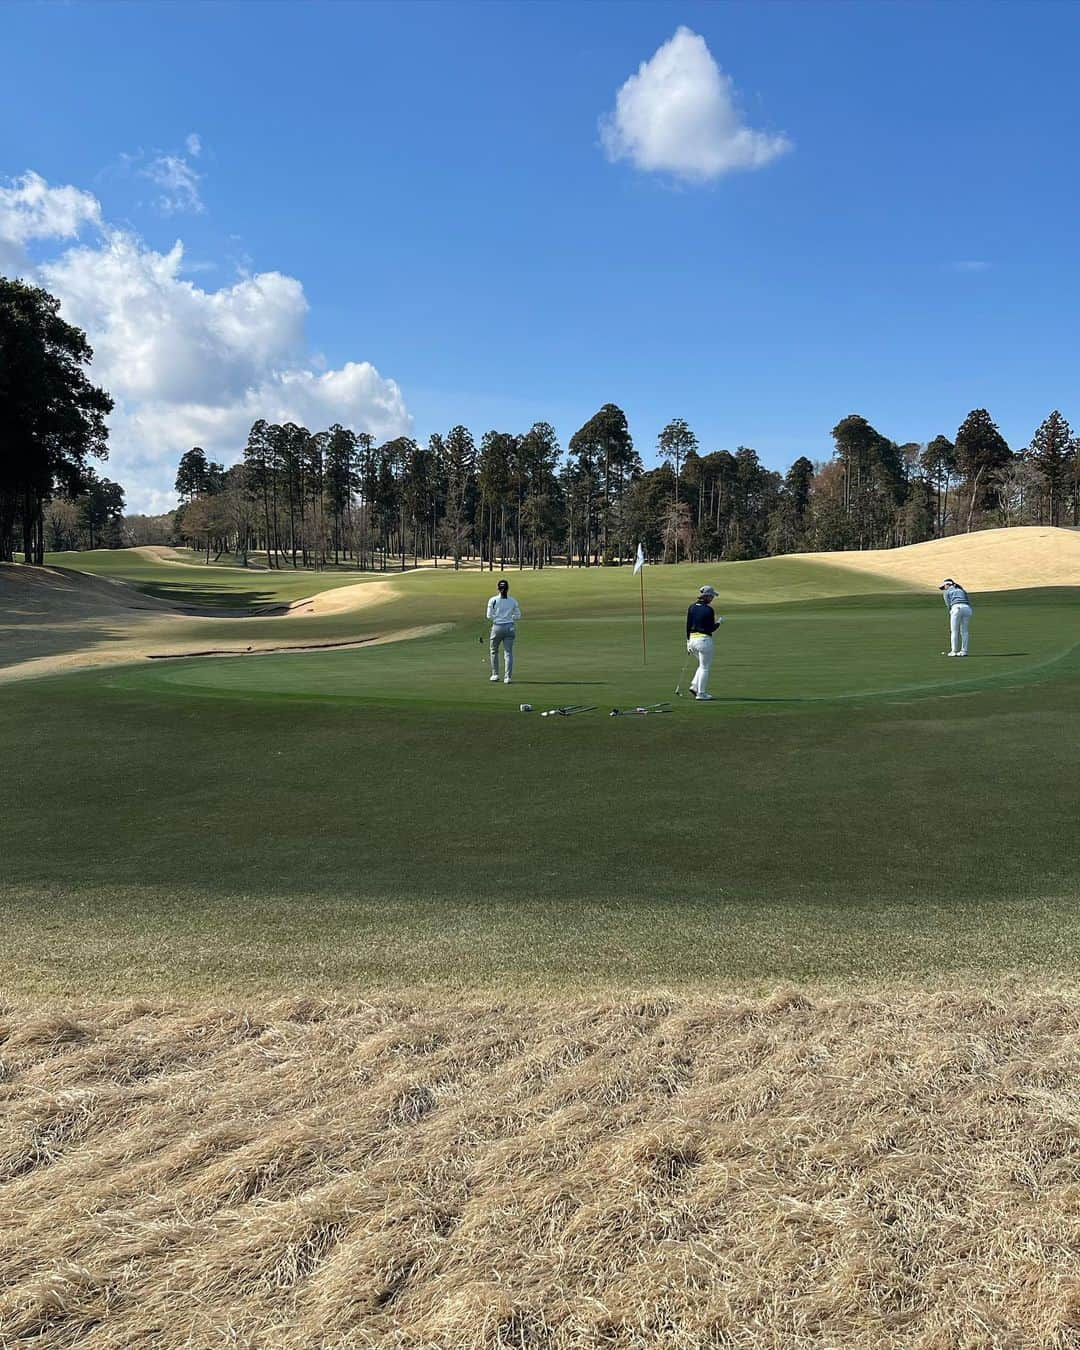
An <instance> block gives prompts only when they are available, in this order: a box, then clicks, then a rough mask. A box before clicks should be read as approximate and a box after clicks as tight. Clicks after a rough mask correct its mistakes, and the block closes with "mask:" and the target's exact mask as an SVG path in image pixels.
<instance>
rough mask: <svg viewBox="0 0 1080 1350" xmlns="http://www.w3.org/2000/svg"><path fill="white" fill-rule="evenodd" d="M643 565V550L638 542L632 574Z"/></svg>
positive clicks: (635, 574) (638, 570)
mask: <svg viewBox="0 0 1080 1350" xmlns="http://www.w3.org/2000/svg"><path fill="white" fill-rule="evenodd" d="M644 566H645V550H644V549H643V548H642V547H641V545H640V544H638V546H637V557H636V558H635V559H634V576H637V574H638V573H639V572H640V571H641V569H642V568H643V567H644Z"/></svg>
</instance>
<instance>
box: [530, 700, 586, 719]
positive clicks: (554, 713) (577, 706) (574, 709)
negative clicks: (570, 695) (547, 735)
mask: <svg viewBox="0 0 1080 1350" xmlns="http://www.w3.org/2000/svg"><path fill="white" fill-rule="evenodd" d="M595 711H596V704H595V703H567V704H565V705H564V706H563V707H561V708H548V710H547V712H542V713H541V714H540V716H541V717H573V716H574V714H575V713H583V712H595Z"/></svg>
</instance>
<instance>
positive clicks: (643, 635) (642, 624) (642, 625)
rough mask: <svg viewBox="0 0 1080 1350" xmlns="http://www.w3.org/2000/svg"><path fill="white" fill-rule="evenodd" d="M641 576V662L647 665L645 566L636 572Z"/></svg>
mask: <svg viewBox="0 0 1080 1350" xmlns="http://www.w3.org/2000/svg"><path fill="white" fill-rule="evenodd" d="M638 576H639V577H640V578H641V664H642V665H643V666H645V665H648V658H647V657H646V655H645V568H644V567H642V569H641V571H640V572H639V573H638Z"/></svg>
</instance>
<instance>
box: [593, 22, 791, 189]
mask: <svg viewBox="0 0 1080 1350" xmlns="http://www.w3.org/2000/svg"><path fill="white" fill-rule="evenodd" d="M600 139H601V142H602V144H603V146H604V149H605V150H606V152H607V155H608V158H609V159H611V160H613V161H615V160H622V159H625V160H629V161H630V163H632V164H633V165H634V166H635V167H636V168H638V169H643V170H646V171H653V172H664V173H670V174H673V175H674V176H675V177H677V178H681V179H684V180H687V181H690V182H695V181H696V182H707V181H708V180H710V179H714V178H719V177H720V176H721V175H722V174H726V173H732V172H734V171H735V170H737V169H759V168H761V167H762V166H763V165H765V164H768V163H769V162H770V161H772V160H774V159H776V158H777V156H778V155H782V154H784V153H785V152H786V151H788V150H790V149H791V142H790V141H789V140H788V138H787V137H786V136H783V135H770V134H768V133H766V132H763V131H754V130H753V129H752V128H751V127H748V126H745V125H744V124H743V121H742V118H741V116H740V112H739V109H738V106H737V104H736V99H735V89H734V86H733V84H732V82H731V80H730V78H729V77H728V76H727V75H725V74H724V72H723V71H722V70H721V69H720V67H719V66H718V65H717V64H716V62H715V61H714V60H713V56H712V53H711V52H710V51H709V48H708V46H707V44H706V42H705V39H704V38H703V37H701V36H700V35H699V34H697V33H694V32H691V30H690V29H689V28H679V29H678V30H677V31H676V33H675V35H674V37H672V38H671V39H670V40H669V41H667V42H665V43H664V45H663V46H662V47H660V48H659V50H658V51H657V52H656V53H655V54H654V55H653V56H652V57H651V58H650V59H649V60H648V61H643V62H642V64H641V65H640V66H639V67H638V72H637V74H636V75H631V76H630V78H629V79H628V80H627V81H626V83H625V84H624V85H623V86H622V88H621V89H620V90H619V91H618V93H617V94H616V95H615V107H614V109H613V110H612V111H611V112H610V113H608V114H607V115H606V116H605V117H603V118H601V121H600Z"/></svg>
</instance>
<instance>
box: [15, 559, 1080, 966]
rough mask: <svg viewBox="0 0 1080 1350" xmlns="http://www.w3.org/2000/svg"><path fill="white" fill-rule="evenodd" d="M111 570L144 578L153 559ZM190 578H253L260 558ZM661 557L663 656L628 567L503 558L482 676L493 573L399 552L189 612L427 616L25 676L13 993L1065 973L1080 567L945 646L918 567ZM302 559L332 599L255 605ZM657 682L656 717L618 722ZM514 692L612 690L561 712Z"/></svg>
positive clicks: (297, 630) (1011, 596)
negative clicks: (520, 616) (1067, 584)
mask: <svg viewBox="0 0 1080 1350" xmlns="http://www.w3.org/2000/svg"><path fill="white" fill-rule="evenodd" d="M67 561H68V562H69V563H70V562H71V561H72V560H71V559H70V558H69V559H68V560H67ZM107 561H108V565H109V567H110V568H111V569H112V571H111V575H113V576H115V577H118V578H122V579H126V580H128V581H130V582H131V583H132V584H135V585H143V586H149V585H152V584H156V583H154V582H153V580H152V578H153V577H154V576H156V575H157V573H156V572H153V571H152V572H151V574H150V575H151V581H149V582H148V581H147V580H146V577H145V574H144V572H143V569H144V568H145V567H150V568H151V569H153V568H156V569H158V571H161V570H164V569H165V568H166V566H167V564H165V563H162V562H159V561H155V560H153V559H149V560H148V559H146V558H145V557H139V558H135V559H129V560H128V561H127V564H125V560H124V559H123V558H122V557H121V558H117V557H115V556H112V557H109V558H108V560H107ZM125 565H126V566H128V567H129V568H130V571H129V572H127V573H125V570H124V568H125ZM168 570H169V578H170V582H171V581H172V578H173V577H175V578H176V584H181V583H183V582H184V581H185V579H186V578H187V577H188V575H189V574H191V575H192V580H191V582H190V584H191V586H193V587H194V588H196V589H201V590H203V591H206V590H207V589H213V588H214V587H216V586H218V585H219V582H220V586H221V588H222V590H221V593H223V594H224V593H229V594H230V597H235V590H233V589H232V588H233V585H234V582H235V581H236V578H237V573H238V572H239V569H227V568H221V569H216V570H217V571H218V572H221V573H226V574H228V576H227V578H226V579H224V580H223V579H220V578H215V576H214V575H213V573H214V571H215V569H206V575H203V573H202V572H200V571H198V570H197V569H195V568H185V567H179V566H175V565H173V566H171V567H169V569H168ZM647 577H648V591H647V596H648V608H649V629H648V635H649V649H648V662H647V664H644V665H643V664H642V660H641V647H640V628H639V617H638V603H639V601H638V589H637V583H636V581H635V579H634V578H633V577H632V575H631V573H630V571H629V569H596V570H589V571H583V572H582V571H566V570H564V569H557V570H556V569H553V570H551V571H544V572H537V573H534V572H525V573H523V574H521V575H520V576H519V575H518V574H516V573H512V574H511V581H512V586H513V589H514V591H515V593H517V594H518V597H519V599H520V602H521V605H522V608H523V610H524V613H525V618H524V620H523V622H522V624H521V627H520V640H519V643H518V650H517V679H516V680H515V683H514V684H513V685H511V686H510V687H505V686H503V685H501V684H499V685H491V684H489V683H488V681H487V673H486V668H485V659H486V658H485V646H484V643H483V641H482V640H478V638H479V639H483V637H484V634H485V632H486V625H485V624H484V622H483V620H482V618H481V617H480V616H481V615H482V613H483V605H484V600H485V599H486V597H487V596H488V595H489V594H491V591H492V589H493V578H492V576H491V575H490V574H479V573H476V572H462V573H459V574H454V573H453V572H451V571H444V570H443V569H440V570H439V571H438V572H435V571H425V572H417V573H413V574H409V575H405V576H398V577H392V578H378V579H379V580H382V581H384V582H386V581H388V582H389V589H388V591H387V592H386V594H385V595H384V596H383V597H382V598H381V599H380V601H379V602H378V603H377V604H374V605H372V606H370V607H369V608H366V609H363V610H362V611H358V612H356V613H354V614H352V615H351V616H349V615H342V614H336V615H328V616H324V617H319V616H318V615H315V616H309V617H306V618H297V619H293V618H291V617H290V618H288V619H282V620H276V621H270V620H262V619H251V620H239V619H237V620H227V619H221V620H207V621H203V622H204V623H205V625H206V626H207V630H208V631H209V629H210V628H213V626H214V625H215V624H220V625H221V626H222V627H221V628H220V629H218V630H216V631H228V632H229V633H230V634H235V633H238V632H241V631H242V632H244V633H252V634H258V635H259V636H260V637H261V636H263V630H265V632H266V634H267V635H272V636H273V637H274V638H275V639H279V638H280V639H281V640H296V641H300V640H303V636H304V635H309V636H310V637H312V638H319V637H326V636H331V637H335V638H336V637H340V636H342V635H343V634H348V633H352V634H353V635H354V636H355V635H363V636H378V635H383V636H385V635H388V634H392V633H396V632H399V631H401V630H403V629H409V628H416V627H426V626H428V625H434V624H447V625H449V628H448V629H447V630H446V631H445V632H442V633H439V634H438V635H435V636H430V637H426V638H419V639H416V640H413V641H406V642H395V643H390V644H388V645H384V646H378V647H359V648H355V649H349V650H342V651H331V652H327V651H318V652H304V653H290V654H287V655H260V656H252V657H246V656H238V657H230V658H224V659H221V658H211V659H182V660H163V661H148V660H145V659H143V660H140V661H139V662H137V663H133V664H128V665H125V666H114V667H112V668H103V669H100V670H96V671H87V672H84V673H81V674H74V675H55V676H52V677H50V678H46V679H39V680H25V681H23V682H21V683H16V684H11V685H8V686H7V687H6V688H5V691H4V698H3V700H0V755H2V756H3V757H4V760H5V762H7V763H9V764H12V765H14V764H20V763H25V762H26V754H27V748H28V746H29V745H32V751H33V755H32V764H33V768H32V771H29V772H27V773H25V774H23V775H21V776H20V777H19V791H18V792H11V793H9V795H8V798H7V800H6V801H5V812H4V814H5V837H4V841H3V842H4V864H5V866H4V876H3V879H2V881H0V903H2V905H3V907H4V912H5V917H6V920H7V923H6V928H5V947H4V951H3V953H2V954H0V983H2V984H3V986H4V987H5V988H7V989H9V990H10V991H12V992H15V991H18V990H26V991H32V992H35V993H42V992H46V993H47V992H65V993H70V992H72V991H85V990H87V989H93V990H95V991H98V992H105V991H109V992H119V991H126V992H135V991H146V992H152V991H161V990H168V989H177V990H178V989H183V990H185V991H189V990H194V989H202V990H205V991H213V992H217V993H225V992H227V991H230V990H232V991H240V990H249V989H252V990H253V989H256V988H259V989H263V988H272V989H278V988H282V987H287V988H305V989H315V990H320V991H322V990H327V989H335V990H346V991H352V992H356V991H357V990H358V989H363V988H366V987H370V986H371V985H372V984H387V983H389V984H395V985H400V984H402V983H410V984H415V983H423V982H428V981H433V982H437V983H441V984H461V983H464V984H471V985H477V984H489V985H490V984H496V985H499V986H503V985H507V984H514V985H516V984H520V983H529V984H540V985H544V986H546V987H554V986H559V987H562V986H564V985H567V984H586V985H589V986H594V985H597V984H604V983H607V984H612V983H614V984H626V983H632V984H637V985H640V984H641V983H642V982H648V983H657V982H664V983H671V982H678V981H683V980H690V981H713V980H724V981H727V982H738V983H742V984H748V983H749V984H761V983H769V982H773V981H775V980H776V979H798V980H828V981H846V980H851V979H859V980H861V979H864V978H873V979H874V980H876V981H881V980H883V979H889V978H902V979H916V980H923V981H925V980H930V981H935V980H936V981H941V980H954V979H956V978H958V977H959V976H961V975H963V976H965V977H967V976H972V977H975V978H983V977H985V976H987V975H989V974H997V973H1000V972H1001V971H1005V970H1014V971H1020V972H1031V971H1039V972H1041V973H1042V974H1044V975H1045V974H1047V973H1072V972H1073V971H1074V970H1075V968H1076V966H1077V963H1078V962H1080V926H1078V925H1077V922H1076V919H1077V911H1078V899H1080V858H1078V856H1077V851H1076V848H1075V821H1076V819H1077V816H1078V815H1080V774H1077V771H1076V762H1075V760H1076V756H1075V746H1076V745H1077V744H1078V743H1080V648H1078V647H1077V645H1076V644H1077V640H1078V637H1080V635H1078V633H1077V627H1076V620H1075V616H1076V604H1077V599H1078V597H1080V591H1077V590H1076V589H1067V588H1059V589H1056V590H1055V589H1042V590H1028V591H1012V592H1008V593H990V594H978V595H976V596H975V604H976V609H975V619H974V623H973V626H972V643H973V649H972V655H971V656H970V657H969V658H967V660H965V661H955V660H949V659H947V658H944V657H942V656H941V655H940V653H941V650H942V648H943V647H944V646H945V645H946V639H947V628H946V614H945V610H944V606H943V605H942V604H941V601H940V599H939V597H938V596H937V594H936V593H935V592H933V591H932V590H930V591H925V590H921V589H920V590H916V589H914V588H912V587H911V586H907V585H898V584H897V583H895V582H890V581H888V580H882V579H880V578H877V579H875V578H874V577H868V576H865V575H858V574H856V573H854V572H851V571H845V570H843V569H840V568H833V567H830V566H829V565H827V564H822V563H819V562H816V561H806V560H800V559H795V558H791V559H787V558H785V559H774V560H768V561H763V562H760V563H745V564H729V565H727V566H722V567H709V568H689V567H686V568H683V567H680V568H679V569H678V570H676V569H671V568H667V569H665V568H652V569H650V570H649V572H648V574H647ZM239 580H240V583H241V584H243V585H254V584H255V583H254V580H253V579H252V578H246V577H244V575H243V573H242V572H240V573H239ZM322 580H323V578H320V582H321V581H322ZM354 580H355V577H349V578H348V581H350V582H352V581H354ZM702 581H711V582H713V583H714V584H715V585H716V586H717V587H718V588H719V589H720V591H721V597H720V599H719V601H718V604H717V610H718V612H719V613H721V614H723V615H724V616H725V618H726V622H725V624H724V626H723V628H722V629H721V631H720V633H719V634H718V639H717V654H716V660H715V663H714V674H713V682H712V690H713V692H714V694H715V695H716V702H714V703H712V704H707V705H703V704H698V703H693V702H689V701H686V700H682V701H680V700H677V699H675V698H674V696H673V689H674V684H675V681H676V679H677V677H678V675H679V671H680V667H681V666H682V665H683V661H684V659H685V657H684V641H683V637H682V622H681V615H682V613H683V611H684V608H685V605H686V603H687V602H688V600H689V598H690V596H691V595H692V594H693V592H694V591H695V590H696V588H697V586H698V585H700V584H701V582H702ZM285 583H287V589H288V588H292V587H295V586H299V585H300V584H301V583H303V584H304V585H305V586H306V587H307V589H308V591H309V592H310V590H311V589H314V587H312V584H311V583H312V579H311V578H310V576H303V577H296V576H292V575H288V576H286V577H284V578H278V577H276V576H271V575H268V574H265V573H262V574H259V577H258V585H259V587H260V588H261V593H262V594H268V595H269V597H270V599H279V598H281V594H282V592H281V590H280V589H279V588H280V587H282V586H285ZM229 603H230V604H235V600H234V599H233V598H230V601H229ZM350 624H351V628H350V627H349V626H348V625H350ZM199 631H200V635H201V632H202V629H200V630H199ZM286 635H288V637H286ZM294 635H301V636H299V637H296V636H294ZM100 640H104V639H100ZM661 699H669V700H671V701H672V704H673V711H672V713H671V714H670V715H664V716H657V717H647V718H640V719H625V720H623V719H618V720H616V719H610V718H608V717H607V716H605V713H606V711H607V710H608V709H609V708H610V707H611V706H613V705H623V706H626V705H630V704H636V703H643V702H653V701H656V700H661ZM521 702H529V703H532V704H533V705H534V707H536V708H537V709H540V708H544V707H549V706H553V705H556V704H561V703H569V702H575V703H580V702H589V703H596V704H597V705H599V707H598V711H597V712H595V713H590V714H585V715H582V716H581V717H576V718H573V719H566V720H562V719H555V720H552V719H540V718H539V717H537V716H536V715H535V714H534V715H532V716H528V715H522V714H520V713H519V712H518V711H517V708H518V704H519V703H521ZM28 729H29V734H30V736H31V737H32V739H31V740H28Z"/></svg>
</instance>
